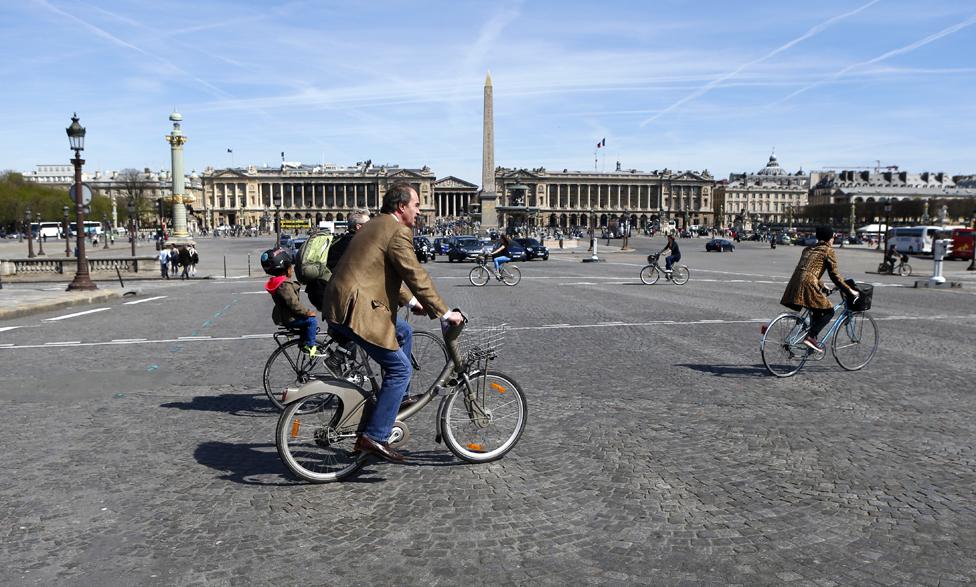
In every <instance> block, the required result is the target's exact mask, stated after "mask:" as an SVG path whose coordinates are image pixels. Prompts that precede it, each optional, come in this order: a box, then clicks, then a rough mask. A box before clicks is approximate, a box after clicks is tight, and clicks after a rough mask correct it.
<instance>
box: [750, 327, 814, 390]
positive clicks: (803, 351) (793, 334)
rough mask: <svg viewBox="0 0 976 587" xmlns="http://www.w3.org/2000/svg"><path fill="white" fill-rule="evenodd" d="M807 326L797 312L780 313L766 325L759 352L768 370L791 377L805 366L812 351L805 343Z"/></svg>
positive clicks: (779, 375)
mask: <svg viewBox="0 0 976 587" xmlns="http://www.w3.org/2000/svg"><path fill="white" fill-rule="evenodd" d="M806 333H807V328H806V325H804V324H803V320H801V319H800V317H799V316H797V315H796V314H780V315H779V316H777V317H776V318H774V319H773V321H772V322H770V323H769V325H768V326H767V327H766V332H765V333H764V334H763V337H762V342H761V343H760V344H759V352H760V353H761V354H762V360H763V364H764V365H766V370H768V371H769V372H770V373H772V374H773V375H775V376H777V377H789V376H790V375H793V374H794V373H796V372H797V371H799V370H800V369H802V368H803V365H804V363H806V362H807V357H809V356H810V352H809V350H808V349H807V347H806V346H805V345H804V344H803V339H804V338H805V337H806Z"/></svg>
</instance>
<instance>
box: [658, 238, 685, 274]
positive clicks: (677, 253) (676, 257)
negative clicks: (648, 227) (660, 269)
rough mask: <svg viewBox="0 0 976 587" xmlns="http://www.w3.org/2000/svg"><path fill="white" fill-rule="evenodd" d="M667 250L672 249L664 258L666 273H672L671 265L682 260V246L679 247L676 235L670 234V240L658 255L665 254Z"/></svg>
mask: <svg viewBox="0 0 976 587" xmlns="http://www.w3.org/2000/svg"><path fill="white" fill-rule="evenodd" d="M667 250H670V251H671V254H670V255H668V256H667V257H665V258H664V273H665V274H669V275H670V273H671V266H672V265H674V264H675V263H677V262H678V261H680V260H681V248H680V247H678V243H677V242H676V241H675V240H674V235H670V234H669V235H668V242H667V244H666V245H664V248H663V249H661V251H660V252H659V253H658V255H659V256H660V255H663V254H664V251H667Z"/></svg>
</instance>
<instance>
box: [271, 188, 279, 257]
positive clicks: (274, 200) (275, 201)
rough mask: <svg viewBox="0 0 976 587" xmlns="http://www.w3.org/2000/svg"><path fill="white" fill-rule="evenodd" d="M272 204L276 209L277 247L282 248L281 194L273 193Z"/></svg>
mask: <svg viewBox="0 0 976 587" xmlns="http://www.w3.org/2000/svg"><path fill="white" fill-rule="evenodd" d="M271 203H272V204H274V207H275V247H279V246H281V192H274V191H272V193H271Z"/></svg>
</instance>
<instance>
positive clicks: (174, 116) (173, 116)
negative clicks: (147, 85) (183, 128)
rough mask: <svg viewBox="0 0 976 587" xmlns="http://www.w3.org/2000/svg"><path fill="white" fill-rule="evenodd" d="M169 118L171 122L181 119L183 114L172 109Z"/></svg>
mask: <svg viewBox="0 0 976 587" xmlns="http://www.w3.org/2000/svg"><path fill="white" fill-rule="evenodd" d="M169 119H170V120H172V121H173V122H180V121H181V120H183V115H182V114H180V113H179V112H177V111H176V110H174V111H173V113H172V114H170V115H169Z"/></svg>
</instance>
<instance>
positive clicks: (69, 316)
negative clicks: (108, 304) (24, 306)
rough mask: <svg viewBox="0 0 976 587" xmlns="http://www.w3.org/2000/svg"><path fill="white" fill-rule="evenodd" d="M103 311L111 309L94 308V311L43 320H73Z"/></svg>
mask: <svg viewBox="0 0 976 587" xmlns="http://www.w3.org/2000/svg"><path fill="white" fill-rule="evenodd" d="M105 310H111V308H95V309H94V310H85V311H84V312H75V313H74V314H65V315H64V316H57V317H55V318H45V319H44V322H55V321H57V320H65V319H67V318H75V317H77V316H84V315H85V314H94V313H95V312H104V311H105Z"/></svg>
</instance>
